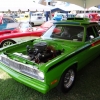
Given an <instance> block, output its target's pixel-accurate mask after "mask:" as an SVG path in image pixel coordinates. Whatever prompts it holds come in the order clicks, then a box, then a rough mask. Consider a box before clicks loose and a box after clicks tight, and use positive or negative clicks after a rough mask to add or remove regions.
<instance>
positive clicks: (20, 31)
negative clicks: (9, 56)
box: [0, 21, 53, 47]
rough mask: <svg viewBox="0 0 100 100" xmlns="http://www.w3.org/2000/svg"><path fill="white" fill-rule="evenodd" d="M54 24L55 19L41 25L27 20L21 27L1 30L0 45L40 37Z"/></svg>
mask: <svg viewBox="0 0 100 100" xmlns="http://www.w3.org/2000/svg"><path fill="white" fill-rule="evenodd" d="M52 24H53V21H48V22H45V23H43V24H42V25H41V26H36V27H32V26H31V25H30V24H29V23H28V22H27V23H21V24H20V25H19V27H18V28H16V29H14V30H3V31H0V47H4V46H7V45H11V44H14V43H19V42H22V41H27V40H32V39H34V38H39V37H40V36H41V35H42V34H43V33H44V32H45V31H46V30H47V29H48V28H50V27H51V26H52Z"/></svg>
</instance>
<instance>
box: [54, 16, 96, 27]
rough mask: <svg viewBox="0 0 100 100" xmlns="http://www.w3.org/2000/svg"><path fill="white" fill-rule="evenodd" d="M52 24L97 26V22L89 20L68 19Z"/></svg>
mask: <svg viewBox="0 0 100 100" xmlns="http://www.w3.org/2000/svg"><path fill="white" fill-rule="evenodd" d="M54 24H68V25H85V24H97V22H91V21H90V19H89V18H76V17H75V18H68V19H67V20H65V21H57V22H54Z"/></svg>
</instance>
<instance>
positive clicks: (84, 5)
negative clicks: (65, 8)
mask: <svg viewBox="0 0 100 100" xmlns="http://www.w3.org/2000/svg"><path fill="white" fill-rule="evenodd" d="M83 1H84V17H85V15H86V0H83Z"/></svg>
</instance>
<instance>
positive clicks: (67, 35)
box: [42, 25, 84, 41]
mask: <svg viewBox="0 0 100 100" xmlns="http://www.w3.org/2000/svg"><path fill="white" fill-rule="evenodd" d="M83 34H84V27H82V26H70V25H67V26H65V25H53V26H52V27H51V28H49V29H48V30H47V31H46V32H45V33H44V34H43V36H42V38H43V39H50V38H59V39H65V40H74V41H82V39H83Z"/></svg>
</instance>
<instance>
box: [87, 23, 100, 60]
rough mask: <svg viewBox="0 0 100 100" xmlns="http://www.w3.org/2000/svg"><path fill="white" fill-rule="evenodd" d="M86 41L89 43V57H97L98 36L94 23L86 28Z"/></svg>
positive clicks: (99, 39)
mask: <svg viewBox="0 0 100 100" xmlns="http://www.w3.org/2000/svg"><path fill="white" fill-rule="evenodd" d="M86 42H88V43H89V44H90V48H89V50H88V55H89V56H88V57H89V59H92V58H95V57H97V56H98V55H99V54H100V53H99V52H100V36H99V34H98V30H97V29H96V27H95V25H92V26H89V27H88V28H87V36H86Z"/></svg>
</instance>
